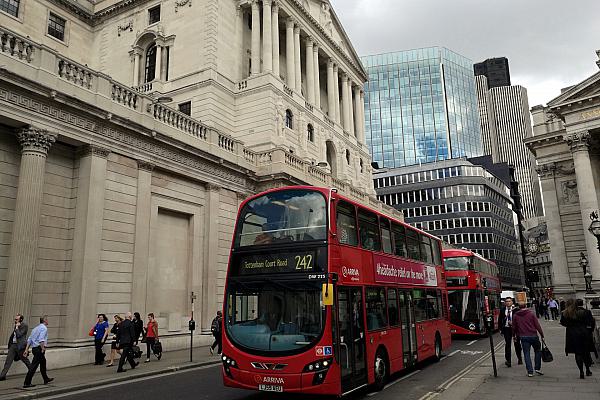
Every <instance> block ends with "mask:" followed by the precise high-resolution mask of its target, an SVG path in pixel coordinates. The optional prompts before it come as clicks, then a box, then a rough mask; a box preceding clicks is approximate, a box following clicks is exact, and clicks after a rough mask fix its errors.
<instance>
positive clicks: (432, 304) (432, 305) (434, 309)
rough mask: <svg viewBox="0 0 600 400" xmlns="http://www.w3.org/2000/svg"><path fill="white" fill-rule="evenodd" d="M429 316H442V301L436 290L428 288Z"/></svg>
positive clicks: (429, 317) (430, 317) (431, 317)
mask: <svg viewBox="0 0 600 400" xmlns="http://www.w3.org/2000/svg"><path fill="white" fill-rule="evenodd" d="M426 295H427V318H428V319H434V318H439V317H440V303H439V300H438V296H437V293H436V291H435V290H427V292H426Z"/></svg>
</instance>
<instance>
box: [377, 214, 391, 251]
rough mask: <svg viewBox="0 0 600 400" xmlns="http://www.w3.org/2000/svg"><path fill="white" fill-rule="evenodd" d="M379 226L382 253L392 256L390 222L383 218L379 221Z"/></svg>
mask: <svg viewBox="0 0 600 400" xmlns="http://www.w3.org/2000/svg"><path fill="white" fill-rule="evenodd" d="M379 224H380V226H381V244H382V245H383V251H384V253H388V254H393V251H392V233H391V232H390V221H388V220H387V219H385V218H381V219H380V220H379Z"/></svg>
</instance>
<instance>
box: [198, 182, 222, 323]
mask: <svg viewBox="0 0 600 400" xmlns="http://www.w3.org/2000/svg"><path fill="white" fill-rule="evenodd" d="M220 190H221V188H220V187H219V186H217V185H213V184H207V185H206V191H207V195H208V196H207V198H208V202H207V206H206V207H207V210H206V213H205V219H206V221H205V226H204V229H205V230H204V232H205V249H204V251H205V254H206V259H205V264H204V273H203V276H202V316H201V318H202V320H201V321H202V322H201V324H202V325H201V331H202V333H203V334H210V325H211V322H212V320H213V318H214V316H215V313H216V312H217V278H218V275H219V274H218V272H219V271H218V265H219V222H220V221H219V217H218V215H219V204H220Z"/></svg>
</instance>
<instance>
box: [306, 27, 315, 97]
mask: <svg viewBox="0 0 600 400" xmlns="http://www.w3.org/2000/svg"><path fill="white" fill-rule="evenodd" d="M314 68H315V63H314V61H313V41H312V38H311V37H310V36H309V37H307V38H306V94H307V97H306V100H307V101H308V102H309V103H310V104H315V70H314Z"/></svg>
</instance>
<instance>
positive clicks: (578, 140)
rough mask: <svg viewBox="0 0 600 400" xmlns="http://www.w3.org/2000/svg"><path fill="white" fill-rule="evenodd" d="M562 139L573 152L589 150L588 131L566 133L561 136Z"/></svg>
mask: <svg viewBox="0 0 600 400" xmlns="http://www.w3.org/2000/svg"><path fill="white" fill-rule="evenodd" d="M563 139H564V140H565V142H567V144H568V145H569V147H570V148H571V152H573V153H575V152H577V151H589V149H590V133H589V132H588V131H580V132H573V133H567V134H566V135H564V136H563Z"/></svg>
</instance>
